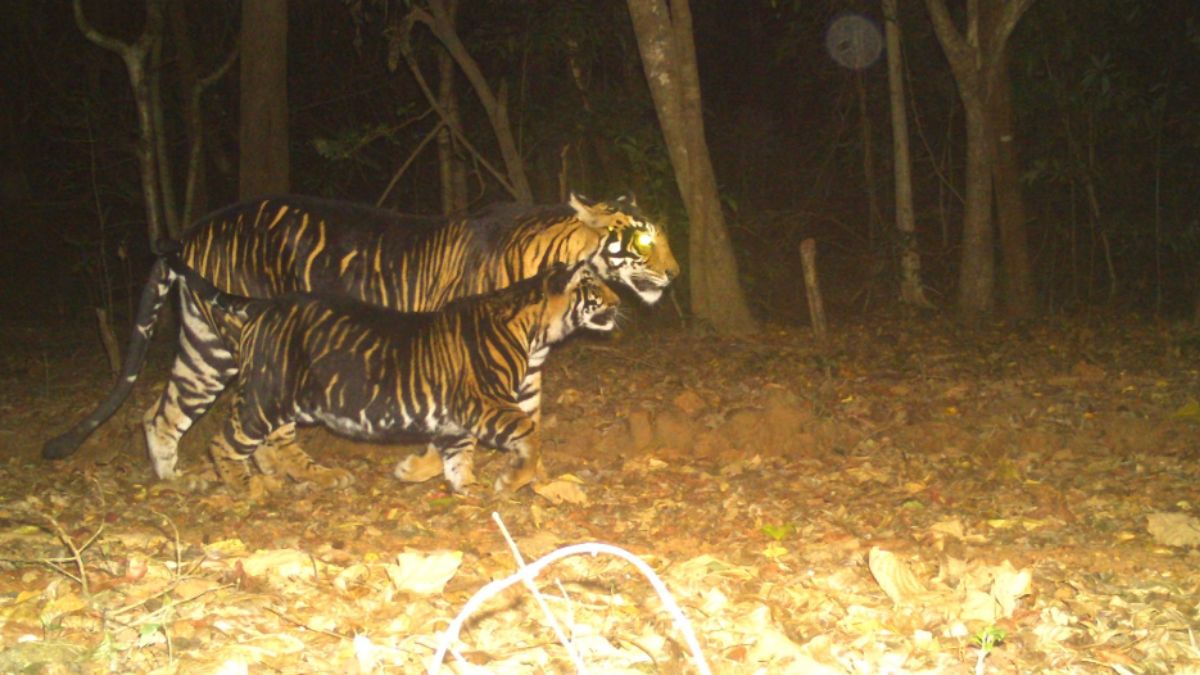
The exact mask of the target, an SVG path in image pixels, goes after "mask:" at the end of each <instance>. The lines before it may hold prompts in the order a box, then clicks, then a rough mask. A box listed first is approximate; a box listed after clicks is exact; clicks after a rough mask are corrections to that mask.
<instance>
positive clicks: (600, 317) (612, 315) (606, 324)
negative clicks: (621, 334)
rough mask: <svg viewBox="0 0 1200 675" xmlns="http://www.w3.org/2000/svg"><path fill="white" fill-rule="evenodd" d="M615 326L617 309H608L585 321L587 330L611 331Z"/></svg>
mask: <svg viewBox="0 0 1200 675" xmlns="http://www.w3.org/2000/svg"><path fill="white" fill-rule="evenodd" d="M616 325H617V308H616V307H609V308H608V309H605V310H604V311H601V312H597V313H596V314H593V315H592V318H590V319H588V320H587V326H588V328H591V329H593V330H612V329H613V328H614V327H616Z"/></svg>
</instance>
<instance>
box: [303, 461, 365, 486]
mask: <svg viewBox="0 0 1200 675" xmlns="http://www.w3.org/2000/svg"><path fill="white" fill-rule="evenodd" d="M293 478H294V479H296V480H305V481H311V482H313V483H316V484H317V485H318V486H320V487H322V488H326V489H329V488H332V489H338V490H340V489H342V488H345V487H349V486H350V484H351V483H353V482H354V475H353V474H351V473H350V472H349V471H347V470H345V469H335V468H330V467H325V466H316V465H314V466H311V467H309V468H308V470H307V471H305V472H304V474H303V475H301V476H293Z"/></svg>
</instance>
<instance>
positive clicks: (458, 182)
mask: <svg viewBox="0 0 1200 675" xmlns="http://www.w3.org/2000/svg"><path fill="white" fill-rule="evenodd" d="M446 12H447V15H448V16H449V19H450V21H451V22H452V24H451V25H452V26H453V22H454V20H455V17H456V15H457V14H458V1H457V0H451V1H450V3H449V6H448V7H447V8H446ZM437 62H438V102H439V103H440V104H441V106H442V110H444V111H446V117H447V118H449V120H450V121H449V123H448V124H444V125H442V128H441V129H440V130H439V131H438V132H437V153H438V179H439V182H440V183H441V188H442V213H443V214H444V215H450V214H454V213H463V212H464V211H466V210H467V174H466V167H464V166H463V162H462V159H461V158H459V156H458V152H457V149H456V148H455V144H454V134H453V133H451V131H450V128H451V126H454V127H456V128H462V125H461V122H460V120H459V114H458V95H457V94H456V93H455V91H454V59H453V58H452V57H451V56H450V53H449V52H447V51H445V50H442V51H439V52H438V57H437Z"/></svg>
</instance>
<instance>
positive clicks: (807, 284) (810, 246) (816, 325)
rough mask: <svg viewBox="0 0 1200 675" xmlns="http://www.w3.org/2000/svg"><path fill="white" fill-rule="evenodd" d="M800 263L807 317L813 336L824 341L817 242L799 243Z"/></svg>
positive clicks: (823, 315)
mask: <svg viewBox="0 0 1200 675" xmlns="http://www.w3.org/2000/svg"><path fill="white" fill-rule="evenodd" d="M800 263H801V265H803V267H804V294H805V296H806V297H807V298H808V316H809V318H810V319H811V320H812V327H813V334H814V335H816V337H817V339H818V340H822V341H824V340H825V334H826V325H825V304H824V302H823V301H822V300H821V285H820V284H819V283H818V282H817V242H815V241H813V240H812V239H805V240H804V241H802V242H800Z"/></svg>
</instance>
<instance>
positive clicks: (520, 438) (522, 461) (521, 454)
mask: <svg viewBox="0 0 1200 675" xmlns="http://www.w3.org/2000/svg"><path fill="white" fill-rule="evenodd" d="M483 426H484V433H485V434H486V435H484V436H483V437H484V438H488V437H490V438H491V440H492V442H493V443H494V444H495V445H496V446H497V447H501V448H504V449H505V450H508V451H510V452H512V453H513V457H512V459H511V460H509V465H508V470H507V471H505V472H504V473H503V474H501V476H500V477H499V478H497V479H496V483H495V485H494V489H495V490H496V492H516V491H517V490H520V489H521V488H523V487H525V486H526V485H528V484H530V483H532V482H534V481H536V480H538V479H539V478H541V477H542V476H543V474H544V473H545V469H544V468H543V466H542V458H541V449H540V447H539V445H538V440H537V433H536V432H537V423H536V422H535V421H534V419H533V417H532V416H531V415H529V414H528V413H526V412H525V411H524V410H522V409H521V408H520V407H518V406H512V407H506V408H504V409H503V410H500V411H498V412H497V413H496V414H495V415H493V416H492V417H491V419H490V420H487V421H485V422H484V423H483Z"/></svg>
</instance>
